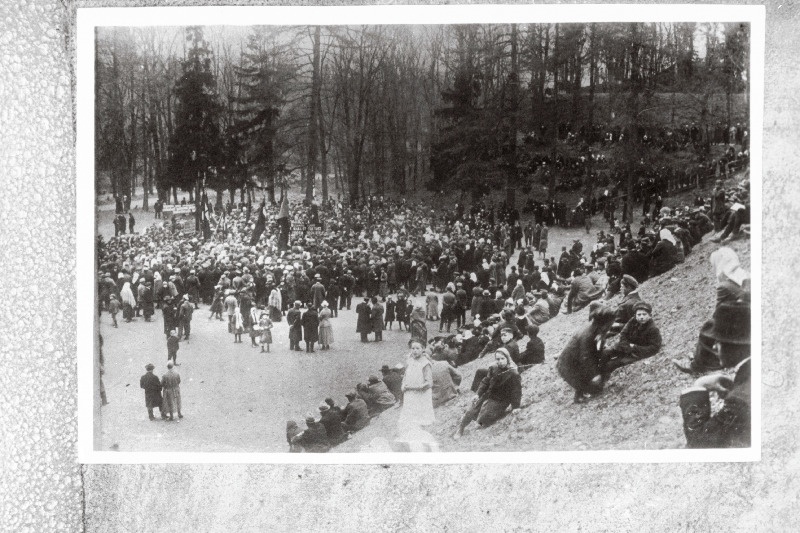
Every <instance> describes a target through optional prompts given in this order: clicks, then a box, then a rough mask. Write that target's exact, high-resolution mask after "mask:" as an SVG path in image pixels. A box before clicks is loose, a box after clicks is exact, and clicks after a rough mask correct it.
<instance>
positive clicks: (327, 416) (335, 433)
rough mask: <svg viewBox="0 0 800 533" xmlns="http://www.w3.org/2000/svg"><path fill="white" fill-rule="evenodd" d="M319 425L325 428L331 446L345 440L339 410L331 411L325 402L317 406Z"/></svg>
mask: <svg viewBox="0 0 800 533" xmlns="http://www.w3.org/2000/svg"><path fill="white" fill-rule="evenodd" d="M319 424H320V425H322V426H323V427H324V428H325V433H326V434H327V437H328V441H329V442H330V444H331V446H336V445H337V444H341V443H342V442H344V441H346V440H347V433H345V432H344V430H343V429H342V413H341V410H340V409H331V406H330V405H328V403H327V401H325V402H322V403H321V404H320V405H319Z"/></svg>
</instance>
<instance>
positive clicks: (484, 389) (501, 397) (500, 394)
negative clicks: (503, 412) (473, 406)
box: [478, 365, 522, 409]
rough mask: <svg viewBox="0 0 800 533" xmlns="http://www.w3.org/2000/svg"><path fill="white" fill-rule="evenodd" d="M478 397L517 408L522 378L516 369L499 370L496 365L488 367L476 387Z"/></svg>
mask: <svg viewBox="0 0 800 533" xmlns="http://www.w3.org/2000/svg"><path fill="white" fill-rule="evenodd" d="M478 398H481V399H483V400H494V401H496V402H499V403H501V404H506V405H511V407H512V408H513V409H519V404H520V401H521V400H522V380H521V379H520V377H519V372H517V370H516V369H511V368H506V369H505V370H501V369H500V368H498V367H497V366H496V365H492V366H490V367H489V373H488V374H486V377H485V378H483V381H481V384H480V386H479V387H478Z"/></svg>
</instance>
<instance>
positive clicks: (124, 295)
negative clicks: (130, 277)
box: [119, 281, 136, 322]
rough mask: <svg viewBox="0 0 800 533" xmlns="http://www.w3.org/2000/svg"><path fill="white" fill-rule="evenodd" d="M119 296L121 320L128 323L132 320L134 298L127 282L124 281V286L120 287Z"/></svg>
mask: <svg viewBox="0 0 800 533" xmlns="http://www.w3.org/2000/svg"><path fill="white" fill-rule="evenodd" d="M119 296H120V299H121V300H122V318H124V319H125V322H130V321H131V320H133V310H134V309H135V308H136V298H135V297H134V296H133V291H132V290H131V283H130V282H129V281H126V282H125V285H123V286H122V290H121V291H119Z"/></svg>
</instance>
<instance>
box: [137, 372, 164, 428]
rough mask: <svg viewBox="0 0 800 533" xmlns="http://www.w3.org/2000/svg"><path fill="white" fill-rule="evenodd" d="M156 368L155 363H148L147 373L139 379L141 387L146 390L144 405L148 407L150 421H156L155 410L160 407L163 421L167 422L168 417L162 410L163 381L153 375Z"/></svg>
mask: <svg viewBox="0 0 800 533" xmlns="http://www.w3.org/2000/svg"><path fill="white" fill-rule="evenodd" d="M155 368H156V367H155V366H154V365H153V363H148V364H147V365H146V366H145V367H144V369H145V370H146V371H147V373H146V374H144V375H143V376H142V377H141V378H139V387H140V388H142V389H144V404H145V406H146V407H147V414H148V416H149V417H150V420H155V419H156V417H155V416H153V409H154V408H155V407H158V410H159V412H160V413H161V418H162V420H166V419H167V415H166V414H164V410H163V408H162V399H161V380H159V379H158V376H156V375H155V374H153V370H154V369H155Z"/></svg>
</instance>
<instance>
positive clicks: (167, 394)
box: [161, 362, 183, 421]
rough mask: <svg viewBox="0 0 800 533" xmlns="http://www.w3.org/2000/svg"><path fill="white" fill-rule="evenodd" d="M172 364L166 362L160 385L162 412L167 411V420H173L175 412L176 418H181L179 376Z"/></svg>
mask: <svg viewBox="0 0 800 533" xmlns="http://www.w3.org/2000/svg"><path fill="white" fill-rule="evenodd" d="M173 366H174V365H173V364H172V363H171V362H170V363H167V372H166V373H165V374H164V375H163V376H161V386H162V389H163V393H164V412H165V413H169V418H167V420H170V421H172V420H175V412H176V411H177V412H178V418H183V415H182V414H181V376H180V374H178V373H177V372H176V371H175V369H174V368H173Z"/></svg>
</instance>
